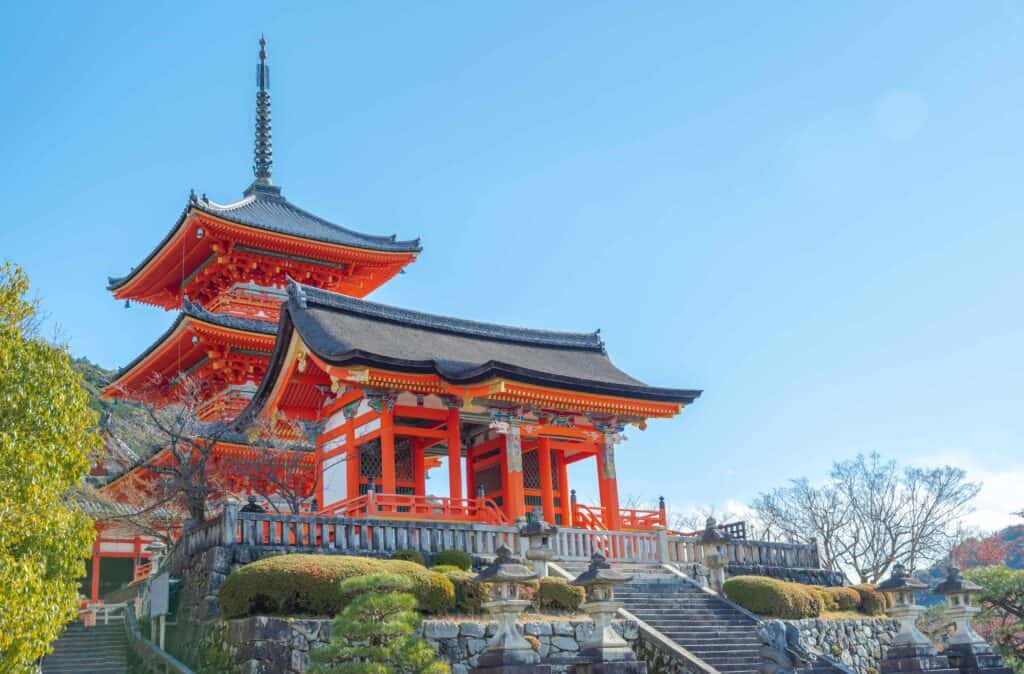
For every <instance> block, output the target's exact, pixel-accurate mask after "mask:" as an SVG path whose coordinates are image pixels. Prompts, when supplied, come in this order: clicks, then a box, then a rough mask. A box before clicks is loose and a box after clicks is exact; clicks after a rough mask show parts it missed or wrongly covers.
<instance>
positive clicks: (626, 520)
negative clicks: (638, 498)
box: [572, 503, 668, 531]
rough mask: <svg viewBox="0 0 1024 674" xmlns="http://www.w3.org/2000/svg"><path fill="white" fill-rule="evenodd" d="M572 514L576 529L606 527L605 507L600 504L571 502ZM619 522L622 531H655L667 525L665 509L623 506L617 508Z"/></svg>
mask: <svg viewBox="0 0 1024 674" xmlns="http://www.w3.org/2000/svg"><path fill="white" fill-rule="evenodd" d="M572 515H573V519H572V525H573V526H574V527H576V528H578V529H590V530H595V531H606V530H607V529H608V516H607V509H606V508H604V507H602V506H591V505H584V504H582V503H573V505H572ZM619 522H620V527H621V529H622V530H623V531H655V530H656V529H659V528H662V529H663V528H665V527H666V526H668V523H667V521H666V516H665V511H664V510H661V509H658V510H644V509H642V508H623V509H621V510H619Z"/></svg>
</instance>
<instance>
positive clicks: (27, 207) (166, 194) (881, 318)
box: [0, 1, 1024, 527]
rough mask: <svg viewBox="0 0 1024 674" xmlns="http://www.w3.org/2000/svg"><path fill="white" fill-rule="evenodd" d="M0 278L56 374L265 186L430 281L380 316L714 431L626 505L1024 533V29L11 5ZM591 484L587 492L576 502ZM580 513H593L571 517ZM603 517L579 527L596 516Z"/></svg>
mask: <svg viewBox="0 0 1024 674" xmlns="http://www.w3.org/2000/svg"><path fill="white" fill-rule="evenodd" d="M5 19H6V21H5V23H6V27H5V30H4V35H3V39H2V40H0V91H2V92H3V105H2V106H0V149H2V154H3V158H2V161H0V165H2V166H3V168H2V169H0V171H2V180H0V199H2V203H3V206H4V209H5V214H4V216H5V217H4V222H3V225H2V226H0V257H6V258H11V259H13V260H15V261H17V262H19V263H21V264H22V265H23V266H24V267H26V269H27V270H28V272H29V273H30V275H31V278H32V280H33V282H34V284H35V288H36V290H37V291H38V293H39V295H40V297H41V298H42V300H43V302H44V305H45V308H46V310H47V311H48V312H49V314H50V315H51V316H52V319H53V321H54V322H55V323H58V324H59V325H60V326H61V329H62V332H63V334H64V335H65V336H66V337H67V338H68V339H69V340H70V343H71V347H72V350H73V352H74V353H75V354H76V355H83V356H88V357H89V358H90V359H92V360H94V361H96V362H98V363H100V364H101V365H104V366H107V367H117V366H120V365H123V364H125V363H127V362H128V361H129V360H130V359H131V358H132V357H134V356H135V355H136V354H138V353H139V352H140V351H141V350H143V349H144V348H146V347H147V346H148V345H149V344H150V343H151V342H152V340H153V339H154V338H155V337H156V336H157V335H159V334H160V333H161V332H162V331H163V330H164V329H165V327H166V326H167V325H168V324H169V323H170V321H171V320H172V318H173V315H172V314H171V313H168V312H163V311H161V310H158V309H154V308H150V307H145V306H133V307H132V308H131V309H129V310H125V309H124V308H123V306H122V305H121V304H120V303H118V302H115V301H114V300H113V299H112V298H111V297H110V295H109V293H107V292H106V291H105V285H106V277H107V275H108V274H111V275H121V274H123V273H125V272H127V271H128V269H129V268H130V267H132V266H134V265H136V264H138V262H139V261H140V260H141V259H142V257H143V256H144V255H145V254H146V253H148V252H149V251H150V250H151V248H152V247H153V246H154V245H155V244H156V243H157V242H158V241H159V240H160V239H161V238H162V237H163V236H164V234H165V233H166V232H167V231H168V230H169V229H170V228H171V226H172V225H173V224H174V222H175V219H176V218H177V217H178V215H179V213H180V212H181V209H182V208H183V207H184V206H185V203H186V198H187V195H188V192H189V189H190V188H194V189H195V190H196V191H197V192H198V193H202V192H206V193H207V194H209V196H210V198H211V199H214V200H215V201H220V202H227V201H233V200H235V199H237V198H238V197H239V196H240V195H241V191H242V189H244V188H245V186H246V185H247V184H248V183H249V182H250V180H251V171H250V165H251V161H252V159H251V152H252V149H251V148H252V119H253V105H254V87H255V64H256V51H257V45H256V40H257V38H258V36H259V34H260V32H261V31H265V32H266V34H267V38H268V41H269V44H268V52H269V63H270V65H271V72H272V85H273V86H272V94H273V110H274V160H275V166H274V180H275V182H276V183H277V184H279V185H281V186H282V187H283V189H284V192H285V194H286V195H287V196H288V197H289V198H290V199H292V200H293V201H295V202H296V203H298V204H300V205H302V206H304V207H306V208H308V209H310V210H312V211H313V212H315V213H318V214H320V215H323V216H325V217H328V218H330V219H333V220H335V221H338V222H341V223H344V224H346V225H348V226H350V227H353V228H356V229H360V230H362V231H366V232H371V233H380V234H390V233H397V234H399V235H400V236H401V237H414V236H421V237H422V240H423V245H424V253H423V255H422V256H421V258H420V260H419V261H417V262H416V263H415V264H414V265H412V266H411V267H410V268H409V270H408V273H407V274H405V275H403V276H400V277H398V278H396V279H395V280H394V281H392V282H391V283H390V284H389V285H388V286H386V287H385V288H383V289H381V290H379V291H378V292H376V293H375V294H374V295H373V296H372V299H375V300H378V301H382V302H388V303H393V304H398V305H401V306H407V307H412V308H417V309H422V310H425V311H433V312H441V313H449V314H455V315H458V316H463V317H467V318H473V319H479V320H488V321H498V322H503V323H511V324H520V325H526V326H533V327H543V328H553V329H565V330H593V329H595V328H598V327H600V328H601V329H602V335H603V336H604V338H605V339H606V341H607V344H608V347H609V351H610V353H611V355H612V357H613V358H614V360H615V361H616V363H617V364H618V365H619V366H621V367H622V368H624V369H625V370H627V371H629V372H630V373H632V374H634V375H635V376H637V377H639V378H641V379H644V380H645V381H648V382H650V383H652V384H657V385H664V386H676V387H693V388H702V389H704V390H705V393H704V396H703V397H702V398H701V399H700V400H699V401H698V402H697V403H696V404H694V405H693V406H692V407H690V408H688V409H687V410H685V411H684V413H683V414H682V415H681V416H680V417H678V418H677V419H674V420H671V421H660V422H654V423H652V424H651V425H650V428H649V429H648V430H647V431H646V432H643V433H641V432H639V431H632V432H630V433H629V435H630V439H629V441H628V442H627V443H626V444H625V445H620V447H619V461H618V464H619V466H618V467H619V476H620V485H621V491H622V493H623V494H624V495H628V494H635V495H637V496H640V497H642V498H645V499H650V498H653V497H655V496H657V495H658V494H659V493H660V494H664V495H665V496H666V498H667V499H668V500H669V502H670V503H672V504H673V505H674V506H676V507H687V506H695V505H705V504H710V503H714V504H717V505H718V507H719V508H721V507H723V506H724V505H725V504H726V503H727V502H729V501H732V502H739V503H742V502H746V501H748V500H749V499H750V498H751V497H752V496H754V495H756V494H757V492H758V491H759V490H762V489H767V488H769V487H772V486H776V485H779V484H782V483H783V482H785V481H786V480H787V479H788V478H790V477H797V476H807V477H809V478H812V479H820V478H821V477H822V476H824V474H825V473H826V471H827V469H828V467H829V465H830V463H831V462H832V461H833V460H834V459H839V458H847V457H851V456H853V455H855V454H856V453H858V452H868V451H871V450H877V451H879V452H881V453H882V454H884V455H886V456H889V457H895V458H898V459H900V460H901V461H904V462H915V463H925V464H927V463H934V462H937V461H938V462H952V463H956V464H958V465H962V466H964V467H965V468H967V469H968V470H969V471H970V474H971V475H972V476H973V477H975V478H977V479H983V480H984V481H985V483H986V486H985V489H984V491H983V492H982V496H981V498H980V500H979V503H978V506H979V513H978V514H977V516H976V517H975V521H976V522H978V523H980V524H983V525H985V526H990V527H994V526H998V525H1002V524H1007V523H1010V522H1011V521H1012V518H1011V516H1010V515H1009V514H1008V513H1009V512H1010V511H1011V510H1013V509H1017V508H1020V507H1021V506H1024V494H1022V491H1024V489H1021V485H1022V484H1024V448H1022V437H1024V412H1022V409H1021V408H1022V405H1021V403H1022V398H1024V394H1022V390H1024V355H1022V354H1024V348H1022V343H1024V312H1022V291H1024V264H1022V259H1024V235H1022V232H1021V222H1022V215H1024V205H1022V202H1021V196H1022V194H1024V190H1022V177H1024V39H1022V38H1024V4H1022V3H1020V2H998V1H991V2H974V3H953V2H949V3H941V2H905V3H891V2H874V3H872V2H863V3H834V2H831V3H780V2H772V3H755V2H746V3H683V2H661V3H659V2H646V3H632V2H618V3H598V2H593V3H573V2H567V3H479V2H465V3H458V2H447V3H411V2H406V3H372V2H367V3H324V4H323V5H320V6H317V5H313V4H308V3H284V2H274V3H261V2H255V1H252V2H245V3H238V4H233V5H232V4H229V3H182V2H173V3H170V2H167V3H125V4H123V5H114V4H107V3H102V2H90V3H71V2H67V3H27V2H23V3H14V4H11V5H10V6H8V7H7V9H6V13H5ZM581 479H582V478H581ZM581 489H582V490H583V491H587V490H588V487H587V486H586V485H582V484H581ZM590 491H593V490H592V489H590Z"/></svg>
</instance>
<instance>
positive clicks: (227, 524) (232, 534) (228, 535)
mask: <svg viewBox="0 0 1024 674" xmlns="http://www.w3.org/2000/svg"><path fill="white" fill-rule="evenodd" d="M237 541H238V499H236V498H235V497H234V496H229V497H228V499H227V501H225V502H224V514H223V515H222V516H221V541H220V542H221V543H222V544H224V545H234V544H235V543H236V542H237Z"/></svg>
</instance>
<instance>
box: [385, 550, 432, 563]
mask: <svg viewBox="0 0 1024 674" xmlns="http://www.w3.org/2000/svg"><path fill="white" fill-rule="evenodd" d="M391 559H400V560H402V561H403V562H416V563H417V564H419V565H420V566H426V565H427V562H426V561H424V559H423V553H422V552H420V551H419V550H411V549H408V550H395V554H393V555H391Z"/></svg>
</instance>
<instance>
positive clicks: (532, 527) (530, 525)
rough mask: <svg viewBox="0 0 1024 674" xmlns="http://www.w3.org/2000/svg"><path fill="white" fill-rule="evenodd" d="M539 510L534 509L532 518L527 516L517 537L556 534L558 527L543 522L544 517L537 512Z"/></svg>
mask: <svg viewBox="0 0 1024 674" xmlns="http://www.w3.org/2000/svg"><path fill="white" fill-rule="evenodd" d="M539 511H540V508H534V510H533V513H532V516H530V515H527V520H526V525H525V526H523V527H520V529H519V535H520V536H526V537H527V538H529V537H530V536H554V535H555V534H556V533H558V527H556V526H555V525H554V524H548V523H547V522H545V521H544V516H543V515H542V514H541V513H540V512H539Z"/></svg>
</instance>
